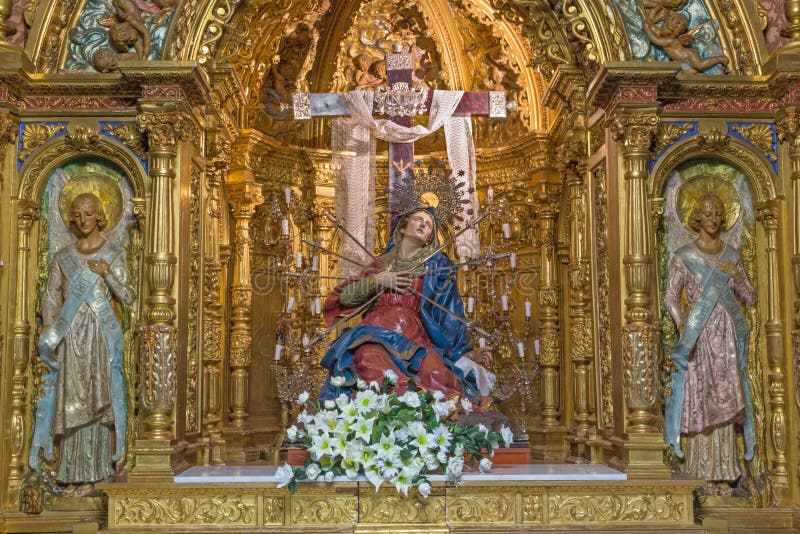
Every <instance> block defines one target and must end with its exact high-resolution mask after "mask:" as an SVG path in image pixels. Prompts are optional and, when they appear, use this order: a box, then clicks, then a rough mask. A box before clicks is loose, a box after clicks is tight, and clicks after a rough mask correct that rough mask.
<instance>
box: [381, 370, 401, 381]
mask: <svg viewBox="0 0 800 534" xmlns="http://www.w3.org/2000/svg"><path fill="white" fill-rule="evenodd" d="M383 378H385V379H387V380H388V381H389V382H390V383H391V384H397V380H398V379H399V378H400V377H398V376H397V373H395V372H394V371H392V370H391V369H386V370H385V371H384V372H383Z"/></svg>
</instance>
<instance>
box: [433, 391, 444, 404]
mask: <svg viewBox="0 0 800 534" xmlns="http://www.w3.org/2000/svg"><path fill="white" fill-rule="evenodd" d="M443 398H444V393H442V392H441V391H439V390H438V389H437V390H436V391H434V392H433V400H435V401H437V402H438V401H440V400H442V399H443Z"/></svg>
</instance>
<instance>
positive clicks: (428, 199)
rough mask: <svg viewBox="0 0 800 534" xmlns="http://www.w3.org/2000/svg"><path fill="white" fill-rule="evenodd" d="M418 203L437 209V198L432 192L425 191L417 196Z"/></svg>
mask: <svg viewBox="0 0 800 534" xmlns="http://www.w3.org/2000/svg"><path fill="white" fill-rule="evenodd" d="M419 203H420V204H421V205H423V206H430V207H431V208H437V207H439V197H438V195H436V193H434V192H433V191H426V192H425V193H422V194H421V195H420V196H419Z"/></svg>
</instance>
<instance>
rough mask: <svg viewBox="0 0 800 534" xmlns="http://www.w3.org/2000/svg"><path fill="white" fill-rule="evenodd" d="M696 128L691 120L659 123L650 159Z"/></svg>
mask: <svg viewBox="0 0 800 534" xmlns="http://www.w3.org/2000/svg"><path fill="white" fill-rule="evenodd" d="M696 128H697V125H696V123H693V122H662V123H661V124H659V125H658V129H657V130H656V136H655V144H654V146H653V154H652V155H651V156H650V157H651V159H656V158H657V157H658V155H659V154H661V153H662V152H663V151H664V150H666V149H667V148H668V147H669V146H670V145H672V143H674V142H675V141H677V140H678V139H679V138H680V137H682V136H684V135H685V134H687V133H689V132H691V131H693V130H695V129H696Z"/></svg>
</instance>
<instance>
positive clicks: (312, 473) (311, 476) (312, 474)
mask: <svg viewBox="0 0 800 534" xmlns="http://www.w3.org/2000/svg"><path fill="white" fill-rule="evenodd" d="M320 473H322V468H321V467H320V466H319V464H316V463H311V464H308V467H306V476H307V477H308V480H316V479H317V477H318V476H319V474H320Z"/></svg>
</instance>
